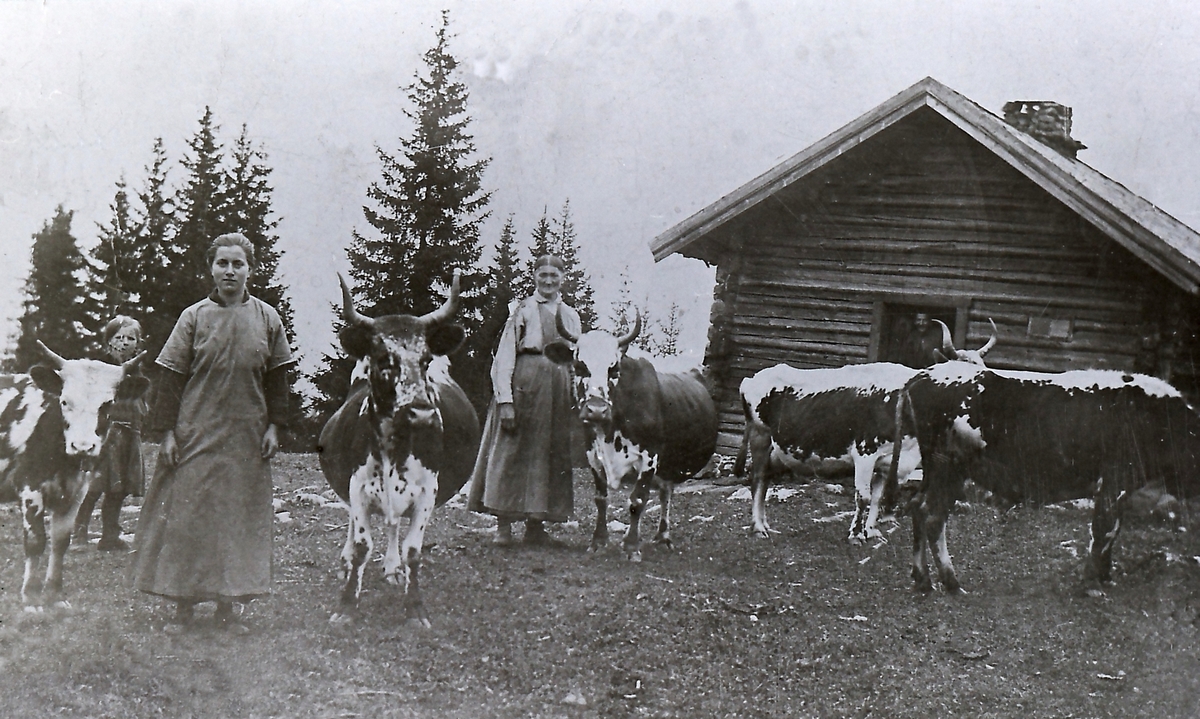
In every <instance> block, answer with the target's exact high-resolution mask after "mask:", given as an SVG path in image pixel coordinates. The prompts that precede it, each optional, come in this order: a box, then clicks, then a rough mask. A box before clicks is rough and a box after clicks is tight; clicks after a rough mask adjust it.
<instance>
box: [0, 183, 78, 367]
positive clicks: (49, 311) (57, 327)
mask: <svg viewBox="0 0 1200 719" xmlns="http://www.w3.org/2000/svg"><path fill="white" fill-rule="evenodd" d="M74 214H75V213H74V211H73V210H71V211H68V210H64V209H63V206H62V205H59V206H58V207H57V209H55V212H54V217H53V218H51V219H50V220H48V221H47V222H46V223H45V224H44V225H43V226H42V229H41V231H39V232H38V233H37V234H35V235H34V236H33V255H32V258H31V262H30V268H29V277H28V278H27V279H26V281H25V288H24V293H25V300H24V302H23V304H22V308H23V314H22V315H21V321H20V330H19V335H18V337H17V345H16V350H15V352H14V354H13V357H12V358H10V360H9V361H8V363H7V364H8V368H7V369H8V370H9V371H17V372H25V371H26V370H28V369H29V368H30V367H31V366H33V365H35V364H37V363H38V362H39V361H41V360H42V357H43V354H42V352H41V350H40V349H38V346H37V341H38V340H41V342H42V343H43V344H45V345H46V346H47V347H49V348H50V349H51V350H53V351H54V352H56V353H57V354H59V355H61V356H63V357H66V358H68V359H74V358H79V357H83V356H84V354H85V350H86V348H87V347H86V345H87V339H88V335H87V329H86V324H87V321H88V318H87V307H86V297H85V293H84V281H85V279H86V278H85V271H86V266H87V262H86V260H85V259H84V256H83V253H82V252H80V250H79V245H78V243H77V242H76V240H75V237H74V236H73V235H72V234H71V219H72V218H73V216H74Z"/></svg>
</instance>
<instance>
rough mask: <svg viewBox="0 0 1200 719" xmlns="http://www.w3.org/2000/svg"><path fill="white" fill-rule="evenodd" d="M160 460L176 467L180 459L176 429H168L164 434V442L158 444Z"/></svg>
mask: <svg viewBox="0 0 1200 719" xmlns="http://www.w3.org/2000/svg"><path fill="white" fill-rule="evenodd" d="M158 461H160V462H165V463H166V465H167V466H168V467H174V466H175V463H176V462H178V461H179V447H178V446H177V445H176V444H175V431H174V430H171V429H168V430H167V433H166V434H165V435H163V441H162V444H160V445H159V446H158Z"/></svg>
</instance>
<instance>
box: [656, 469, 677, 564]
mask: <svg viewBox="0 0 1200 719" xmlns="http://www.w3.org/2000/svg"><path fill="white" fill-rule="evenodd" d="M658 482H659V484H658V504H659V506H660V507H661V509H662V512H661V513H660V514H659V518H658V534H656V535H654V541H655V543H656V544H665V545H667V546H668V547H670V546H671V495H672V494H673V493H674V492H675V485H674V484H672V483H671V482H668V481H666V480H664V479H662V478H661V477H660V478H659V480H658Z"/></svg>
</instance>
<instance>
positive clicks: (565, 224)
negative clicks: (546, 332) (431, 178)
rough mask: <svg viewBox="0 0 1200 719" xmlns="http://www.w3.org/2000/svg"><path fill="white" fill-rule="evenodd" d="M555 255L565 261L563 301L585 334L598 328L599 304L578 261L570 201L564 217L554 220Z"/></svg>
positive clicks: (567, 202) (552, 233)
mask: <svg viewBox="0 0 1200 719" xmlns="http://www.w3.org/2000/svg"><path fill="white" fill-rule="evenodd" d="M551 235H552V237H553V239H554V250H555V254H557V255H558V256H559V257H561V258H562V260H563V265H564V266H565V268H566V269H565V270H564V272H563V283H562V297H563V300H564V301H565V302H566V303H567V304H568V305H570V306H572V307H574V308H575V311H576V312H578V313H579V321H580V324H582V325H583V329H584V331H585V332H586V331H588V330H591V329H593V328H595V326H596V300H595V298H594V294H595V293H594V292H593V290H592V282H591V278H590V277H589V276H588V274H587V271H586V270H585V269H584V267H583V263H582V262H581V261H580V260H579V248H578V244H577V238H576V236H575V225H574V223H572V222H571V200H570V199H568V200H566V201H565V202H563V207H562V213H561V214H559V216H558V217H556V218H555V219H554V226H553V228H552V229H551Z"/></svg>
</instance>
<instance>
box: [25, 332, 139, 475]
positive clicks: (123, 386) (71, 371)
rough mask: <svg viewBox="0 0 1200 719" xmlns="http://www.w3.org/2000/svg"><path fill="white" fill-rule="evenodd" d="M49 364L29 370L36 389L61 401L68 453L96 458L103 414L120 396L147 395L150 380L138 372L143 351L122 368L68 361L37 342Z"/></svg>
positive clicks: (86, 361) (91, 361)
mask: <svg viewBox="0 0 1200 719" xmlns="http://www.w3.org/2000/svg"><path fill="white" fill-rule="evenodd" d="M37 344H38V347H40V348H41V350H42V353H43V354H44V355H45V356H46V362H47V364H39V365H35V366H34V367H32V368H30V370H29V374H30V376H32V377H33V381H34V382H36V383H37V386H38V387H39V388H41V390H42V391H43V392H45V393H47V394H50V395H53V396H55V397H57V398H58V402H59V405H60V406H61V407H62V418H63V440H64V442H65V445H66V449H67V454H69V455H71V456H74V457H96V456H97V455H99V454H100V447H101V445H102V444H103V439H102V438H101V437H100V435H99V434H97V431H96V430H97V425H98V424H99V421H100V412H101V409H102V408H103V407H104V405H106V404H108V403H109V402H112V401H113V400H115V399H117V398H118V397H120V398H122V399H125V398H130V399H136V398H138V397H141V396H142V395H143V394H145V393H146V390H147V389H149V387H150V380H148V379H146V377H145V376H144V375H142V374H141V373H139V372H138V364H139V363H140V362H141V361H142V357H144V356H145V354H146V353H145V352H142V353H141V354H139V355H138V356H136V357H134V358H133V359H131V360H129V361H127V362H125V363H124V364H121V365H111V364H108V363H107V362H100V361H98V360H89V359H77V360H68V359H63V358H62V357H60V356H58V355H57V354H55V353H54V352H53V351H51V350H50V348H48V347H46V345H44V344H42V343H41V341H38V343H37Z"/></svg>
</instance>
